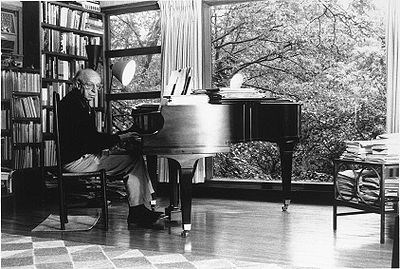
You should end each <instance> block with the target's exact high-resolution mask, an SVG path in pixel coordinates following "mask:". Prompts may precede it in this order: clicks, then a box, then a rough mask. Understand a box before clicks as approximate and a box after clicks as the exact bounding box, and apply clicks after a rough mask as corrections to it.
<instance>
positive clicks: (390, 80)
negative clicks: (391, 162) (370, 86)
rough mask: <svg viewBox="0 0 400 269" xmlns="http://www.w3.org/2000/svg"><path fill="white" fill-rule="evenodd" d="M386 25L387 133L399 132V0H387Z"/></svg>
mask: <svg viewBox="0 0 400 269" xmlns="http://www.w3.org/2000/svg"><path fill="white" fill-rule="evenodd" d="M387 11H388V14H387V26H386V55H387V84H386V85H387V113H386V129H387V132H388V133H398V132H400V1H399V0H388V10H387Z"/></svg>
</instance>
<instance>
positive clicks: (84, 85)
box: [78, 75, 101, 101]
mask: <svg viewBox="0 0 400 269" xmlns="http://www.w3.org/2000/svg"><path fill="white" fill-rule="evenodd" d="M78 83H79V84H78V87H79V89H80V91H81V93H82V95H83V97H85V99H86V100H88V101H91V100H93V99H94V98H95V97H96V95H97V90H98V89H99V88H101V79H100V76H98V75H90V76H88V77H86V78H85V79H82V80H80V81H79V82H78Z"/></svg>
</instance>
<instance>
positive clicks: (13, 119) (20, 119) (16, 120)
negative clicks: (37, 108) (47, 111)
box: [12, 117, 42, 123]
mask: <svg viewBox="0 0 400 269" xmlns="http://www.w3.org/2000/svg"><path fill="white" fill-rule="evenodd" d="M41 120H42V119H41V118H29V117H27V118H12V121H13V122H16V123H18V122H20V123H26V122H36V123H40V122H41Z"/></svg>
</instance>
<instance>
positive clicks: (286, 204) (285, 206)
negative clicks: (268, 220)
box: [282, 200, 290, 212]
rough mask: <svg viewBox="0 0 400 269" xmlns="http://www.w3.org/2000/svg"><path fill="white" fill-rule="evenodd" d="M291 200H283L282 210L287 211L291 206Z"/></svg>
mask: <svg viewBox="0 0 400 269" xmlns="http://www.w3.org/2000/svg"><path fill="white" fill-rule="evenodd" d="M289 204H290V200H285V201H284V202H283V206H282V211H284V212H286V211H287V210H288V208H289Z"/></svg>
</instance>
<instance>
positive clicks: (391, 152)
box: [340, 133, 400, 164]
mask: <svg viewBox="0 0 400 269" xmlns="http://www.w3.org/2000/svg"><path fill="white" fill-rule="evenodd" d="M345 143H346V150H345V152H343V154H342V155H341V156H340V157H341V159H345V160H354V161H366V162H378V163H388V164H389V163H390V164H391V163H399V162H400V133H393V134H382V135H379V136H378V137H377V138H376V139H373V140H356V141H345Z"/></svg>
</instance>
